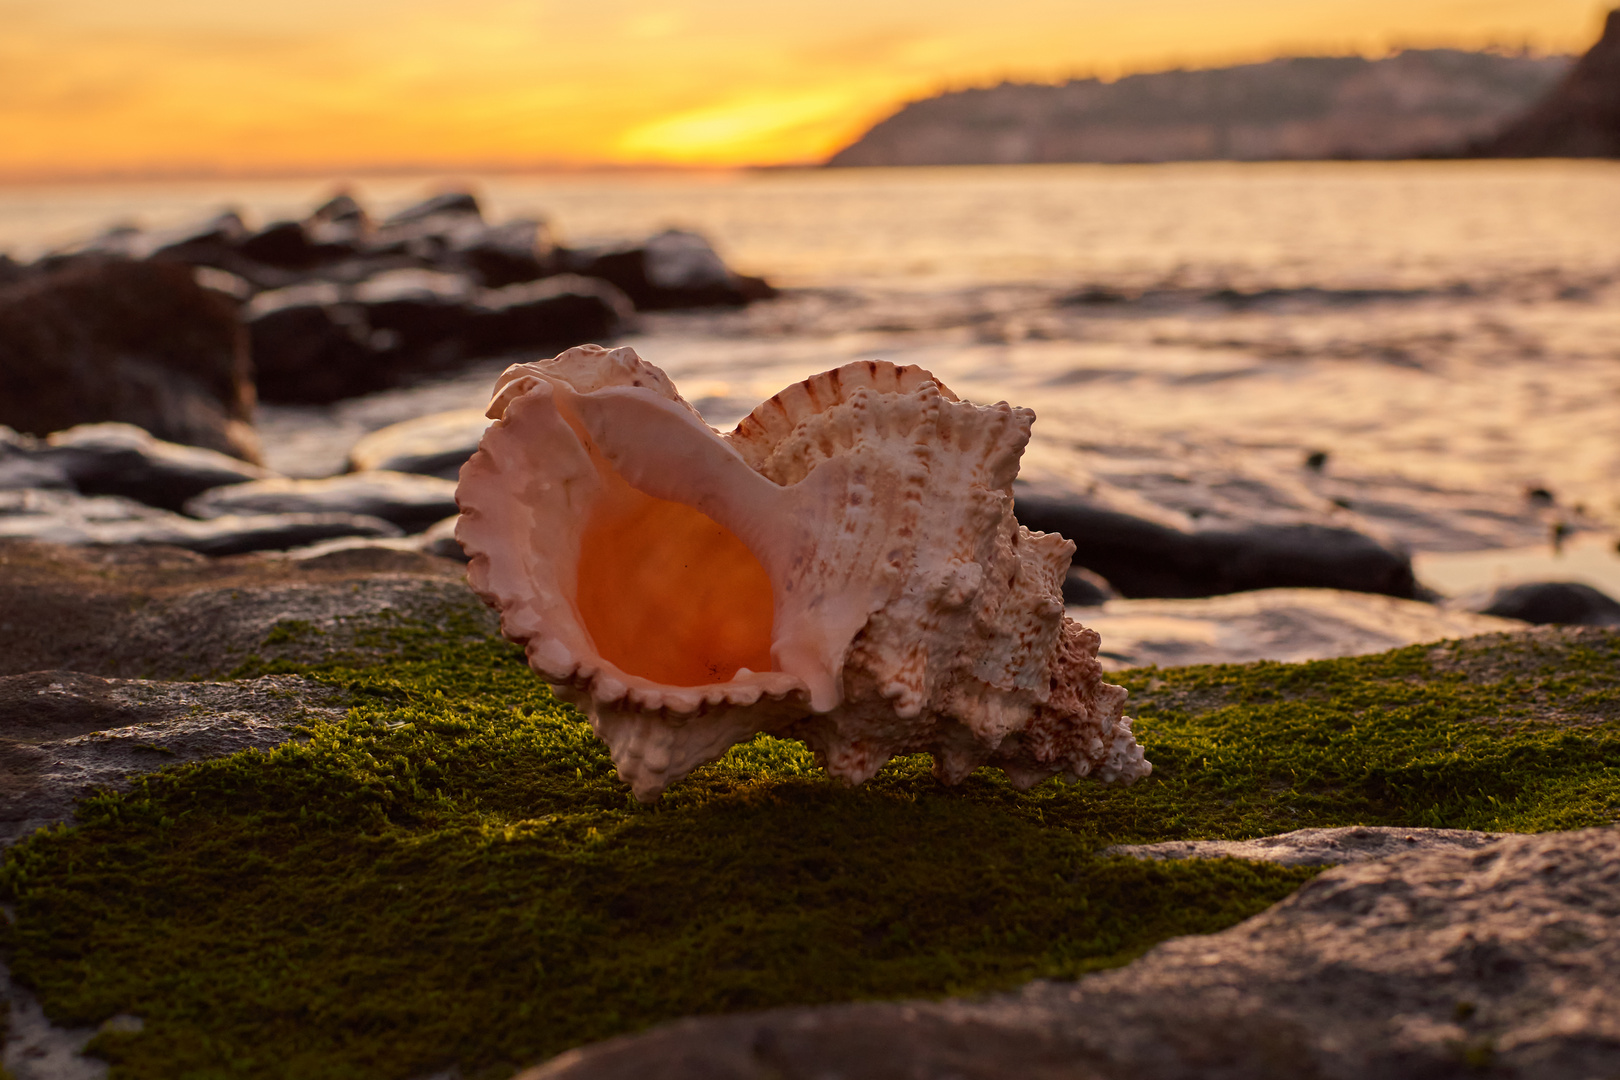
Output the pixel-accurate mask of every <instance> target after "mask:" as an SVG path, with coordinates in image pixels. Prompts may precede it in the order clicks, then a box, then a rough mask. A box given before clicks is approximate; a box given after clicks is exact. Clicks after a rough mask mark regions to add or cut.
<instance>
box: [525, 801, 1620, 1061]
mask: <svg viewBox="0 0 1620 1080" xmlns="http://www.w3.org/2000/svg"><path fill="white" fill-rule="evenodd" d="M1617 920H1620V830H1616V829H1612V828H1606V829H1588V830H1584V831H1581V832H1571V833H1548V834H1543V835H1540V836H1510V837H1507V838H1505V839H1502V840H1499V841H1497V842H1496V843H1493V844H1490V845H1488V846H1486V847H1482V848H1479V849H1476V850H1466V849H1464V850H1457V849H1437V850H1431V851H1423V852H1418V853H1415V854H1410V855H1400V856H1395V857H1392V858H1387V859H1379V860H1373V861H1367V862H1361V863H1356V864H1353V865H1349V866H1341V867H1338V868H1336V869H1333V870H1329V871H1327V872H1326V873H1324V874H1322V875H1321V876H1320V877H1318V878H1316V879H1315V880H1313V881H1312V882H1310V883H1309V884H1307V885H1305V887H1304V888H1302V889H1300V891H1299V892H1297V893H1296V894H1294V895H1293V896H1292V897H1290V898H1289V899H1287V900H1284V901H1283V902H1282V903H1280V904H1277V905H1276V906H1274V907H1272V908H1271V909H1270V910H1268V911H1266V912H1264V913H1262V914H1260V915H1258V916H1255V917H1254V918H1252V919H1250V920H1248V921H1247V922H1244V923H1242V924H1240V925H1238V926H1236V927H1233V928H1232V929H1230V930H1227V931H1224V932H1222V933H1219V934H1212V935H1209V936H1205V937H1186V938H1178V939H1175V940H1172V941H1169V942H1166V943H1164V944H1162V945H1160V946H1158V947H1157V948H1155V949H1153V950H1152V951H1151V952H1149V953H1148V954H1147V955H1145V956H1144V957H1142V958H1141V959H1139V960H1137V961H1136V962H1134V963H1132V964H1130V965H1128V966H1126V967H1124V968H1120V969H1117V970H1114V971H1106V972H1101V973H1099V974H1095V975H1091V976H1088V977H1086V978H1084V979H1081V980H1080V981H1079V982H1075V983H1055V982H1037V983H1033V984H1031V985H1029V986H1027V987H1025V988H1024V989H1023V990H1022V991H1021V992H1017V993H1012V994H1004V995H999V996H996V997H991V998H987V999H981V1000H974V1001H944V1002H898V1003H890V1002H871V1003H862V1004H853V1005H835V1006H821V1007H809V1008H789V1009H775V1010H771V1011H768V1012H760V1013H752V1014H744V1015H740V1016H721V1017H706V1018H699V1019H691V1020H682V1021H678V1022H676V1023H673V1024H666V1025H663V1026H661V1027H657V1028H654V1029H652V1030H651V1031H649V1032H646V1033H643V1034H639V1035H630V1036H625V1037H622V1038H619V1039H613V1040H610V1041H608V1042H605V1043H601V1044H598V1045H596V1046H589V1047H585V1048H583V1049H580V1050H574V1051H570V1052H569V1053H566V1054H563V1055H561V1056H560V1057H558V1058H556V1059H554V1060H553V1061H552V1062H550V1063H549V1064H547V1065H545V1066H543V1067H539V1068H535V1069H532V1070H530V1071H528V1072H525V1073H522V1074H520V1080H564V1078H570V1080H571V1078H575V1077H579V1078H584V1077H590V1078H591V1080H618V1078H621V1077H624V1078H629V1077H638V1078H639V1077H643V1076H658V1077H660V1080H687V1078H694V1080H695V1078H698V1077H703V1078H705V1080H709V1078H715V1077H725V1078H727V1080H745V1078H753V1077H758V1078H760V1080H764V1078H765V1077H772V1078H773V1080H797V1078H804V1080H809V1078H812V1077H825V1076H838V1077H841V1078H844V1080H867V1078H874V1080H875V1078H878V1077H896V1076H907V1077H945V1076H951V1077H960V1078H962V1080H977V1078H985V1080H989V1078H992V1077H996V1078H1000V1077H1007V1076H1029V1077H1049V1078H1054V1080H1055V1078H1059V1077H1072V1078H1075V1080H1091V1078H1105V1077H1107V1078H1113V1077H1126V1076H1130V1077H1139V1078H1142V1080H1205V1078H1209V1077H1216V1076H1219V1077H1232V1078H1250V1077H1253V1078H1260V1077H1307V1076H1308V1077H1319V1078H1322V1080H1364V1078H1367V1077H1379V1078H1380V1080H1420V1078H1422V1080H1430V1078H1434V1077H1451V1076H1457V1077H1461V1076H1486V1077H1491V1076H1498V1077H1504V1078H1506V1077H1530V1076H1534V1077H1536V1078H1537V1080H1587V1078H1590V1077H1596V1076H1607V1075H1612V1074H1613V1073H1614V1071H1615V1068H1616V1064H1617V1063H1620V935H1617V934H1615V933H1614V932H1613V929H1614V926H1615V925H1616V921H1617Z"/></svg>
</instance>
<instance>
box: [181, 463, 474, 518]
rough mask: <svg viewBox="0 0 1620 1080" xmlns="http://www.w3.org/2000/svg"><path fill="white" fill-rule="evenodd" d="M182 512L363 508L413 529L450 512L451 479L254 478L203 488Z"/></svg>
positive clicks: (381, 475)
mask: <svg viewBox="0 0 1620 1080" xmlns="http://www.w3.org/2000/svg"><path fill="white" fill-rule="evenodd" d="M185 512H186V513H187V514H190V515H191V516H192V517H198V518H219V517H223V516H224V515H227V514H334V513H341V514H363V515H366V516H368V517H373V518H381V519H382V520H384V521H389V522H392V523H393V524H395V525H397V526H399V527H400V528H401V529H404V530H405V531H406V532H407V533H413V532H422V531H423V530H424V529H426V528H428V527H429V526H430V525H433V524H434V523H435V522H438V521H441V520H443V519H444V518H445V517H446V516H449V515H454V514H455V513H456V485H455V484H453V483H451V482H450V481H448V480H439V479H436V478H434V477H429V476H416V475H412V474H409V473H399V472H386V471H382V470H377V471H373V472H364V473H350V474H348V475H346V476H331V477H327V478H325V479H321V480H291V479H286V478H277V479H273V480H255V481H252V482H250V483H246V484H233V485H231V486H230V487H218V488H214V489H212V490H211V491H207V492H204V493H203V494H201V495H199V496H197V497H196V498H195V499H192V500H191V501H190V502H188V503H187V504H186V506H185Z"/></svg>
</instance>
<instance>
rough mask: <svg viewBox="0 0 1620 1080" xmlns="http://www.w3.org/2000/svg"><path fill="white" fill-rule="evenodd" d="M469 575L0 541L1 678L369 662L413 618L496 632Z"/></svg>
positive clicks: (386, 564)
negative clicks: (381, 638)
mask: <svg viewBox="0 0 1620 1080" xmlns="http://www.w3.org/2000/svg"><path fill="white" fill-rule="evenodd" d="M464 575H465V567H464V566H463V565H462V564H461V563H459V562H456V561H452V560H449V559H439V558H434V557H431V556H428V555H423V554H420V553H418V552H407V551H391V550H378V549H362V550H354V551H342V552H335V553H333V554H330V555H326V556H323V557H319V558H312V559H283V558H271V557H267V556H263V555H240V556H234V557H229V558H219V559H208V558H205V557H203V556H201V555H197V554H195V553H193V552H189V551H183V550H179V549H176V548H172V547H161V546H157V547H128V546H124V547H90V548H80V547H68V546H63V545H57V544H46V543H33V542H24V541H4V540H0V675H10V674H24V673H28V672H35V671H52V670H68V671H78V672H84V673H87V674H94V675H103V676H115V677H123V678H131V677H134V678H156V679H163V678H187V677H191V676H209V675H215V674H218V673H223V672H228V671H230V670H232V669H233V668H235V667H236V666H237V665H239V664H241V663H242V662H243V661H244V660H246V659H248V658H249V657H253V656H257V657H260V658H262V659H264V660H273V659H276V658H286V659H290V660H297V661H306V662H308V661H315V660H324V659H329V658H331V657H332V656H334V655H345V654H348V655H354V656H357V657H364V656H366V655H368V654H373V653H375V652H376V650H378V649H379V648H384V647H386V646H385V645H382V644H379V643H378V642H377V641H376V640H375V637H376V632H377V631H378V630H379V629H384V630H385V629H387V628H389V627H392V626H395V625H398V623H399V622H400V621H401V620H405V619H411V620H416V621H419V622H426V623H428V624H430V625H437V626H442V627H445V628H446V631H445V632H446V633H453V632H456V631H455V630H454V629H453V628H454V627H456V626H466V627H470V628H476V630H477V631H478V632H480V633H495V632H496V627H495V623H494V619H493V617H492V615H491V614H490V612H489V610H488V609H487V608H486V607H485V606H484V605H483V603H482V602H481V601H479V600H478V598H477V597H476V596H474V595H473V594H472V591H471V590H470V589H468V588H467V585H466V582H465V580H464Z"/></svg>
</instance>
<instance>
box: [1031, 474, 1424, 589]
mask: <svg viewBox="0 0 1620 1080" xmlns="http://www.w3.org/2000/svg"><path fill="white" fill-rule="evenodd" d="M1014 499H1015V510H1016V512H1017V514H1018V520H1019V522H1020V523H1021V524H1023V525H1025V526H1027V527H1028V528H1030V529H1033V530H1037V531H1040V532H1055V533H1062V534H1063V535H1064V536H1066V537H1068V538H1069V539H1070V540H1073V541H1074V544H1075V553H1074V565H1076V566H1082V567H1085V568H1086V569H1087V570H1091V571H1094V572H1096V573H1098V574H1101V575H1102V576H1103V577H1104V578H1106V579H1107V580H1108V581H1109V583H1110V584H1112V585H1113V587H1114V588H1116V589H1118V590H1119V591H1120V593H1122V594H1123V595H1125V596H1129V597H1195V596H1218V595H1222V594H1225V593H1234V592H1242V591H1244V590H1248V589H1270V588H1290V587H1307V588H1320V589H1347V590H1351V591H1355V592H1370V593H1383V594H1385V595H1387V596H1399V597H1412V596H1415V595H1416V594H1417V582H1416V579H1415V578H1414V577H1413V575H1412V561H1411V558H1410V556H1408V555H1406V554H1405V553H1404V552H1400V551H1396V550H1394V549H1392V548H1390V547H1388V546H1386V545H1384V544H1382V543H1380V542H1379V541H1377V540H1375V539H1373V538H1372V537H1370V536H1367V535H1366V534H1364V533H1360V532H1357V531H1355V530H1354V529H1348V528H1342V527H1337V526H1332V525H1325V524H1316V523H1312V522H1301V523H1299V524H1253V525H1246V526H1244V525H1233V524H1223V525H1217V526H1214V527H1210V528H1202V529H1179V528H1176V527H1174V526H1172V525H1169V524H1164V523H1161V522H1157V521H1151V520H1148V519H1147V518H1143V517H1137V516H1135V515H1133V514H1129V513H1125V512H1122V511H1120V510H1116V509H1111V508H1108V507H1104V506H1099V505H1096V504H1094V503H1091V502H1089V501H1087V500H1086V499H1084V498H1083V497H1080V496H1074V495H1054V494H1048V493H1044V492H1040V491H1036V490H1034V489H1030V488H1025V487H1017V488H1015V489H1014Z"/></svg>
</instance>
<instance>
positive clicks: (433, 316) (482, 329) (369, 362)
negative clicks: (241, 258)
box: [247, 270, 630, 404]
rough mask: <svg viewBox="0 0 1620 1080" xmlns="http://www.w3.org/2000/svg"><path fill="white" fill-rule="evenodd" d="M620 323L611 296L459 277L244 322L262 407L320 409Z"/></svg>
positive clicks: (300, 291)
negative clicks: (491, 285)
mask: <svg viewBox="0 0 1620 1080" xmlns="http://www.w3.org/2000/svg"><path fill="white" fill-rule="evenodd" d="M629 313H630V312H629V307H628V305H627V303H626V302H625V301H624V300H623V298H622V297H619V296H617V295H616V294H615V293H614V292H613V290H612V289H611V287H609V286H605V285H603V284H602V283H599V282H591V281H587V280H584V279H580V278H573V277H567V278H554V279H550V280H547V281H541V282H536V283H534V284H532V285H515V286H509V287H507V288H504V289H482V288H480V287H479V286H478V285H477V283H476V282H474V281H473V280H472V279H471V278H469V277H467V276H466V275H463V274H451V273H442V272H438V271H429V270H393V271H388V272H386V273H382V274H378V275H376V276H375V277H372V278H369V279H367V280H365V281H363V282H360V283H358V284H355V285H339V284H335V283H330V282H326V283H320V284H313V285H300V286H295V287H292V288H288V289H281V290H274V291H271V292H266V293H261V294H260V295H259V296H257V297H255V298H254V300H253V302H252V304H250V305H249V307H248V309H247V318H248V333H249V337H250V340H251V342H252V353H253V359H254V364H255V366H256V368H257V371H258V387H259V394H260V396H261V397H262V398H263V399H264V400H266V401H274V402H288V403H304V404H324V403H328V402H332V401H337V400H340V399H342V398H347V397H355V396H358V395H360V394H364V393H368V392H370V391H374V390H380V389H385V388H387V387H390V386H397V385H400V384H401V383H404V382H407V381H410V380H412V379H416V378H421V377H423V376H426V375H432V374H438V373H444V372H448V371H453V370H455V369H457V368H460V367H462V366H464V365H465V364H467V363H468V362H469V361H472V360H476V359H481V358H488V357H493V356H503V355H507V354H514V355H521V354H530V353H534V354H539V353H545V354H547V355H549V354H550V353H551V352H553V351H555V350H556V349H558V348H562V347H567V346H572V345H576V344H579V343H580V342H582V341H588V340H608V339H611V338H612V337H614V336H616V335H617V334H619V333H621V332H622V331H623V330H624V329H625V327H626V320H627V318H628V316H629Z"/></svg>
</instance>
